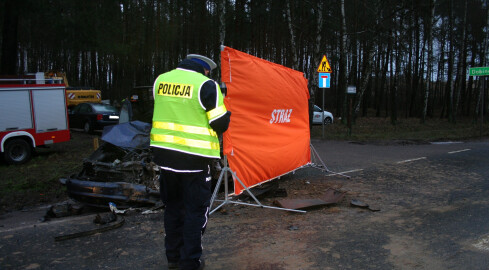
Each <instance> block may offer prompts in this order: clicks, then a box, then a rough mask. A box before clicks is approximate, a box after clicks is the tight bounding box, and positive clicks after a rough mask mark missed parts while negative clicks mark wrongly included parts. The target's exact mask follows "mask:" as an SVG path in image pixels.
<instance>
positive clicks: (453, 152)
mask: <svg viewBox="0 0 489 270" xmlns="http://www.w3.org/2000/svg"><path fill="white" fill-rule="evenodd" d="M470 150H472V149H469V148H467V149H462V150H458V151H452V152H448V153H449V154H455V153H460V152H465V151H470Z"/></svg>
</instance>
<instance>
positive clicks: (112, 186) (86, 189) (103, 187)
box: [60, 178, 160, 209]
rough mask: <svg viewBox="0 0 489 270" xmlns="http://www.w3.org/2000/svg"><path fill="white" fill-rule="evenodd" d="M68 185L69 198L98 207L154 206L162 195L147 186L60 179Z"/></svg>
mask: <svg viewBox="0 0 489 270" xmlns="http://www.w3.org/2000/svg"><path fill="white" fill-rule="evenodd" d="M60 181H61V182H62V183H63V182H64V184H65V185H66V189H67V191H68V196H70V197H71V198H73V199H75V200H77V201H80V202H83V203H84V204H86V205H90V206H96V207H108V205H109V202H114V203H115V204H116V205H117V207H118V208H121V209H124V208H128V207H145V206H153V205H155V204H157V203H158V201H159V200H160V193H159V192H158V191H157V190H155V189H152V188H148V187H147V186H145V185H140V184H132V183H126V182H94V181H84V180H78V179H74V178H67V179H60Z"/></svg>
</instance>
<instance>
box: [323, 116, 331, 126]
mask: <svg viewBox="0 0 489 270" xmlns="http://www.w3.org/2000/svg"><path fill="white" fill-rule="evenodd" d="M331 123H333V120H331V118H330V117H326V118H324V124H325V125H329V124H331Z"/></svg>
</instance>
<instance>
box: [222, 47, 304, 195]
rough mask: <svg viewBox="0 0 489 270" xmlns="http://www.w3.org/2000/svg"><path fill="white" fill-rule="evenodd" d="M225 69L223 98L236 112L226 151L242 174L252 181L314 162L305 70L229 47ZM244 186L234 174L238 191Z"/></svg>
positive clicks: (225, 52) (233, 167)
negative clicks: (224, 93)
mask: <svg viewBox="0 0 489 270" xmlns="http://www.w3.org/2000/svg"><path fill="white" fill-rule="evenodd" d="M221 74H222V81H223V82H225V83H226V86H227V95H226V97H225V98H224V103H225V105H226V108H227V109H228V110H229V111H231V113H232V114H231V123H230V124H229V129H228V130H227V131H226V132H225V133H224V136H223V144H224V149H223V151H224V154H225V155H227V158H228V163H229V167H230V169H231V170H232V171H234V172H236V175H237V176H238V178H239V179H240V180H241V181H242V182H243V183H244V184H245V185H246V186H247V187H252V186H254V185H256V184H259V183H262V182H265V181H267V180H270V179H274V178H276V177H278V176H281V175H283V174H286V173H288V172H291V171H293V170H295V169H297V168H299V167H301V166H303V165H306V164H308V163H310V160H311V153H310V139H309V138H310V134H309V112H308V99H309V91H308V89H307V79H306V78H304V75H303V73H302V72H299V71H295V70H293V69H290V68H287V67H284V66H281V65H278V64H275V63H271V62H269V61H266V60H263V59H261V58H257V57H254V56H252V55H249V54H246V53H243V52H240V51H237V50H234V49H232V48H229V47H225V49H224V50H223V51H222V52H221ZM243 190H244V188H243V187H242V186H241V185H240V184H239V183H238V182H237V181H236V180H235V182H234V193H235V194H240V193H241V192H243Z"/></svg>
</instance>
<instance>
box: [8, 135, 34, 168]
mask: <svg viewBox="0 0 489 270" xmlns="http://www.w3.org/2000/svg"><path fill="white" fill-rule="evenodd" d="M31 152H32V149H31V146H30V145H29V143H28V142H26V141H25V140H22V139H12V140H9V141H7V143H6V145H5V152H4V158H5V161H6V162H7V163H8V164H12V165H13V164H23V163H25V162H27V161H28V160H29V159H30V158H31Z"/></svg>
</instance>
